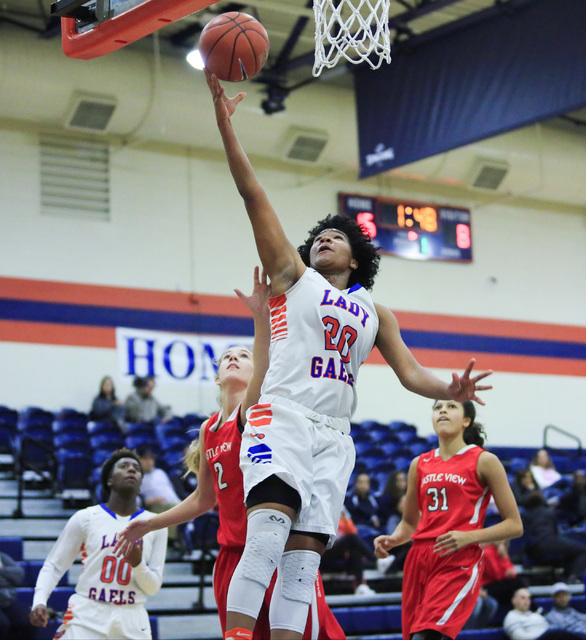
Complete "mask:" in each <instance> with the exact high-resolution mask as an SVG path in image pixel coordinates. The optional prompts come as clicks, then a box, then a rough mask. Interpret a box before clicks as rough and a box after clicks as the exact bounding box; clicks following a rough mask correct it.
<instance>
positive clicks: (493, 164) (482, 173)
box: [470, 160, 509, 191]
mask: <svg viewBox="0 0 586 640" xmlns="http://www.w3.org/2000/svg"><path fill="white" fill-rule="evenodd" d="M508 172H509V165H508V163H507V162H499V161H493V160H480V161H479V162H478V163H477V164H476V166H475V167H474V171H473V173H472V179H471V180H470V186H471V187H473V188H474V189H484V190H485V191H496V190H497V189H498V188H499V187H500V185H501V184H502V182H503V180H504V179H505V177H506V175H507V173H508Z"/></svg>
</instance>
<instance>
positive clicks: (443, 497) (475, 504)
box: [413, 444, 491, 541]
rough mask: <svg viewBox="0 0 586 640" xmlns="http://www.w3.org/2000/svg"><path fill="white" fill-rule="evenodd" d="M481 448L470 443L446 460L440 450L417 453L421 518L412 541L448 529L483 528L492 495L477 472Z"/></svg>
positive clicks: (444, 531)
mask: <svg viewBox="0 0 586 640" xmlns="http://www.w3.org/2000/svg"><path fill="white" fill-rule="evenodd" d="M483 451H484V449H482V448H481V447H478V446H476V445H475V444H470V445H468V446H466V447H464V448H463V449H461V450H460V451H458V453H457V454H456V455H454V456H452V457H451V458H450V459H449V460H443V459H442V458H441V457H440V455H439V449H435V450H434V451H428V452H427V453H423V454H421V455H420V456H419V461H418V462H417V486H418V494H417V502H418V505H419V511H420V512H421V520H420V521H419V524H418V525H417V531H416V532H415V534H414V535H413V539H414V540H430V541H431V540H435V539H436V538H437V537H438V536H440V535H442V534H443V533H447V532H448V531H455V530H456V531H473V530H475V529H482V528H483V527H484V516H485V515H486V508H487V507H488V503H489V501H490V498H491V493H490V490H489V488H488V487H487V486H485V485H483V484H482V483H481V482H480V480H479V478H478V473H477V470H476V468H477V464H478V456H479V455H480V454H481V453H482V452H483Z"/></svg>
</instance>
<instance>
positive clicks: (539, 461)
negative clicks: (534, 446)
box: [529, 449, 562, 489]
mask: <svg viewBox="0 0 586 640" xmlns="http://www.w3.org/2000/svg"><path fill="white" fill-rule="evenodd" d="M529 468H530V469H531V473H532V474H533V477H534V478H535V482H537V484H538V486H539V488H540V489H547V487H551V485H552V484H555V483H556V482H557V481H558V480H561V477H562V476H561V474H560V473H559V472H558V471H556V468H555V466H554V464H553V460H552V459H551V458H550V456H549V453H548V452H547V450H546V449H539V451H538V452H537V453H536V454H535V457H534V458H533V460H532V461H531V465H530V466H529Z"/></svg>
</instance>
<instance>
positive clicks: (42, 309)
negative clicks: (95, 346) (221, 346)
mask: <svg viewBox="0 0 586 640" xmlns="http://www.w3.org/2000/svg"><path fill="white" fill-rule="evenodd" d="M0 318H2V319H3V320H21V321H26V322H53V323H56V324H78V325H84V326H89V327H132V328H134V329H151V330H156V331H175V332H178V333H210V334H221V335H238V336H251V335H253V334H254V323H253V320H252V318H238V317H230V316H210V315H203V314H186V313H175V312H168V311H145V310H143V309H124V308H119V307H98V306H89V305H78V304H61V303H52V302H33V301H30V300H9V299H0Z"/></svg>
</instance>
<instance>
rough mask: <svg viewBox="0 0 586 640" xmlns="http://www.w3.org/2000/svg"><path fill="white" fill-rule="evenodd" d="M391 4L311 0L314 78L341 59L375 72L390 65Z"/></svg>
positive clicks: (379, 0)
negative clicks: (364, 63)
mask: <svg viewBox="0 0 586 640" xmlns="http://www.w3.org/2000/svg"><path fill="white" fill-rule="evenodd" d="M389 8H390V0H314V1H313V11H314V14H315V62H314V65H313V75H314V76H315V77H317V76H319V74H320V73H321V72H322V71H323V70H324V69H326V68H327V69H330V68H332V67H334V66H335V65H336V64H337V63H338V61H339V60H340V58H345V59H346V60H347V61H348V62H351V63H352V64H360V63H361V62H367V63H368V64H369V65H370V66H371V67H372V68H373V69H378V68H379V67H380V66H381V64H382V63H383V62H390V61H391V36H390V30H389Z"/></svg>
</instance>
